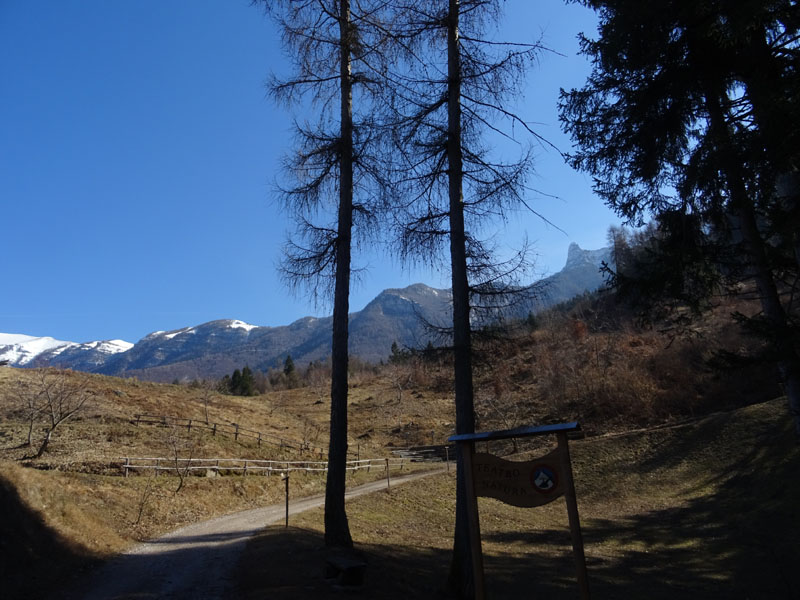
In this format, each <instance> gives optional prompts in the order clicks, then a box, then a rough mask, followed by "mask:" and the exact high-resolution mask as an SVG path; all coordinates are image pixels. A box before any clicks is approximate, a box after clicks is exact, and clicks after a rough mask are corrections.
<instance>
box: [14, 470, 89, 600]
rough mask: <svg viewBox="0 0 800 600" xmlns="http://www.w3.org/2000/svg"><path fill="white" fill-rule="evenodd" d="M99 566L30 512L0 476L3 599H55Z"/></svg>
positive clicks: (81, 550)
mask: <svg viewBox="0 0 800 600" xmlns="http://www.w3.org/2000/svg"><path fill="white" fill-rule="evenodd" d="M98 563H99V559H98V558H97V557H96V556H93V555H92V554H90V553H88V552H86V551H85V550H83V549H82V548H78V547H77V546H75V545H74V544H71V543H70V542H69V541H68V540H66V539H65V538H64V537H63V536H61V535H60V534H59V533H58V532H56V531H54V530H53V529H51V528H50V527H48V526H47V525H46V524H45V523H44V521H43V520H42V518H41V516H40V515H39V514H38V513H37V512H35V511H33V510H31V509H30V507H28V505H27V504H25V503H24V502H23V501H22V500H21V499H20V497H19V494H18V493H17V490H16V489H15V488H14V486H13V485H11V484H10V483H9V482H8V481H7V480H6V479H5V478H4V477H3V476H2V475H0V590H2V592H1V595H2V597H3V598H8V599H26V598H31V599H34V598H36V599H38V598H55V597H58V595H59V591H60V590H63V589H64V587H65V586H68V585H69V584H70V582H71V581H72V579H73V578H74V577H76V576H78V575H80V574H81V573H83V572H85V571H86V570H88V569H90V568H91V567H93V566H94V565H96V564H98Z"/></svg>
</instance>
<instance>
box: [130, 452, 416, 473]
mask: <svg viewBox="0 0 800 600" xmlns="http://www.w3.org/2000/svg"><path fill="white" fill-rule="evenodd" d="M120 460H122V461H124V462H123V465H122V468H123V469H124V470H125V477H127V476H128V472H129V471H132V470H133V471H135V470H152V471H154V472H155V473H156V474H158V472H159V471H172V472H173V473H174V472H177V471H179V472H181V473H187V474H188V473H190V472H192V471H205V472H207V473H208V472H212V473H214V474H220V473H222V474H233V473H239V472H241V473H242V474H243V475H271V474H272V473H289V472H292V471H302V472H306V473H312V472H324V471H327V469H328V464H327V463H326V462H321V461H297V460H295V461H287V460H260V459H243V458H164V457H157V458H143V457H132V456H126V457H123V458H121V459H120ZM406 463H407V461H406V459H405V458H365V459H361V460H348V461H347V467H346V469H347V470H348V471H359V470H362V469H366V470H367V472H369V471H370V470H372V469H383V470H385V471H386V472H387V473H388V472H389V470H390V469H392V468H396V469H398V470H401V471H402V469H403V466H405V464H406Z"/></svg>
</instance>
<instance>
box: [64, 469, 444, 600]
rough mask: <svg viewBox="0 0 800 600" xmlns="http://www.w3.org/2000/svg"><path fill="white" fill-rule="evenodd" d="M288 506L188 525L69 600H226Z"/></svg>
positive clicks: (101, 573) (307, 501)
mask: <svg viewBox="0 0 800 600" xmlns="http://www.w3.org/2000/svg"><path fill="white" fill-rule="evenodd" d="M441 472H442V471H441V470H437V471H426V472H423V473H412V474H409V475H405V476H402V477H393V478H392V481H391V483H392V485H398V484H401V483H405V482H408V481H413V480H415V479H419V478H421V477H427V476H429V475H432V474H435V473H441ZM385 488H386V482H385V481H383V480H380V481H373V482H371V483H366V484H364V485H360V486H358V487H354V488H352V489H349V490H347V492H346V494H345V495H346V497H347V498H354V497H356V496H361V495H364V494H369V493H371V492H375V491H378V490H381V489H385ZM324 503H325V497H324V495H320V496H313V497H310V498H302V499H298V500H291V499H290V503H289V514H290V515H294V514H297V513H301V512H303V511H306V510H309V509H311V508H316V507H318V506H322V505H323V504H324ZM285 510H286V506H285V504H284V503H281V504H273V505H270V506H266V507H263V508H255V509H251V510H245V511H241V512H237V513H233V514H230V515H225V516H222V517H217V518H215V519H211V520H208V521H203V522H201V523H195V524H193V525H187V526H186V527H182V528H180V529H177V530H175V531H173V532H171V533H168V534H166V535H164V536H162V537H159V538H157V539H155V540H152V541H150V542H147V543H144V544H139V545H137V546H135V547H133V548H131V549H130V550H128V551H127V552H125V553H123V554H121V555H119V556H117V557H116V558H114V559H112V560H111V561H109V562H108V563H106V564H105V565H103V566H102V567H100V568H99V569H98V570H97V571H95V572H94V573H92V574H91V575H90V577H89V578H88V579H87V580H86V581H84V582H83V583H82V584H81V585H79V586H76V588H75V590H74V591H73V592H72V593H71V594H69V595H68V596H67V598H69V599H70V600H79V599H80V600H111V599H114V600H123V599H128V600H132V599H134V598H136V600H142V599H148V598H159V599H170V600H196V599H199V598H203V599H208V600H211V599H216V598H226V597H229V596H227V595H226V592H228V590H229V589H230V588H231V585H232V583H233V582H232V581H231V574H232V572H233V568H234V566H235V565H236V563H237V561H238V560H239V557H240V556H241V554H242V552H243V551H244V548H245V545H246V543H247V540H248V539H249V538H250V537H251V536H253V535H254V534H256V533H257V532H258V531H259V530H260V529H262V528H263V527H264V526H266V525H269V524H272V523H276V522H280V521H281V520H282V519H283V518H284V516H285Z"/></svg>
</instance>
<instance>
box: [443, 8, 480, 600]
mask: <svg viewBox="0 0 800 600" xmlns="http://www.w3.org/2000/svg"><path fill="white" fill-rule="evenodd" d="M449 2H450V4H449V17H448V27H447V122H448V123H447V125H448V126H447V162H448V193H449V206H450V215H449V218H450V266H451V277H452V286H453V351H454V378H455V408H456V433H459V434H462V433H473V432H474V431H475V411H474V406H473V388H472V339H471V332H470V321H469V316H470V315H469V313H470V305H469V281H468V278H467V249H466V231H465V227H464V205H463V202H464V199H463V189H462V177H463V173H462V168H463V167H462V158H461V60H460V49H459V40H458V36H459V32H458V17H459V11H460V2H459V0H449ZM468 527H469V524H468V518H467V507H466V486H465V483H464V461H463V458H462V456H461V455H460V454H459V456H458V462H457V468H456V527H455V535H454V540H453V557H452V562H451V563H450V576H449V581H448V586H449V588H450V591H451V592H452V593H453V594H455V595H456V597H458V598H472V597H473V596H474V582H473V578H472V557H471V554H470V544H469V531H468Z"/></svg>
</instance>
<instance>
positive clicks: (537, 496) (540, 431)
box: [448, 422, 589, 600]
mask: <svg viewBox="0 0 800 600" xmlns="http://www.w3.org/2000/svg"><path fill="white" fill-rule="evenodd" d="M580 428H581V427H580V425H579V424H578V423H577V422H573V423H562V424H557V425H543V426H539V427H518V428H516V429H506V430H503V431H486V432H482V433H468V434H462V435H454V436H451V437H450V438H449V440H448V441H450V442H456V443H457V444H458V445H459V448H460V450H461V455H462V457H463V461H464V483H465V485H466V488H467V495H466V498H467V511H468V513H469V521H468V523H469V537H470V547H471V551H472V565H473V569H474V572H473V579H474V583H475V598H476V600H483V599H484V598H485V596H486V592H485V588H484V580H483V552H482V550H481V537H480V521H479V517H478V496H484V497H489V498H496V499H497V500H500V501H501V502H505V503H506V504H511V505H512V506H519V507H523V508H531V507H535V506H542V505H543V504H548V503H549V502H552V501H553V500H556V499H557V498H560V497H561V496H564V498H565V500H566V504H567V516H568V517H569V528H570V532H571V534H572V551H573V553H574V555H575V566H576V572H577V580H578V586H579V587H580V591H581V599H582V600H588V599H589V580H588V577H587V575H586V558H585V556H584V552H583V536H582V534H581V525H580V519H579V517H578V503H577V500H576V497H575V484H574V481H573V478H572V462H571V460H570V456H569V442H568V440H567V433H569V432H570V431H579V430H580ZM539 435H555V436H556V438H557V441H558V446H557V447H556V449H554V450H552V451H551V452H549V453H547V454H545V455H544V456H541V457H539V458H536V459H534V460H530V461H525V462H515V461H509V460H505V459H503V458H500V457H499V456H494V455H492V454H489V453H486V452H483V453H478V452H475V443H476V442H479V441H480V442H489V441H491V440H502V439H509V438H525V437H533V436H539Z"/></svg>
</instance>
